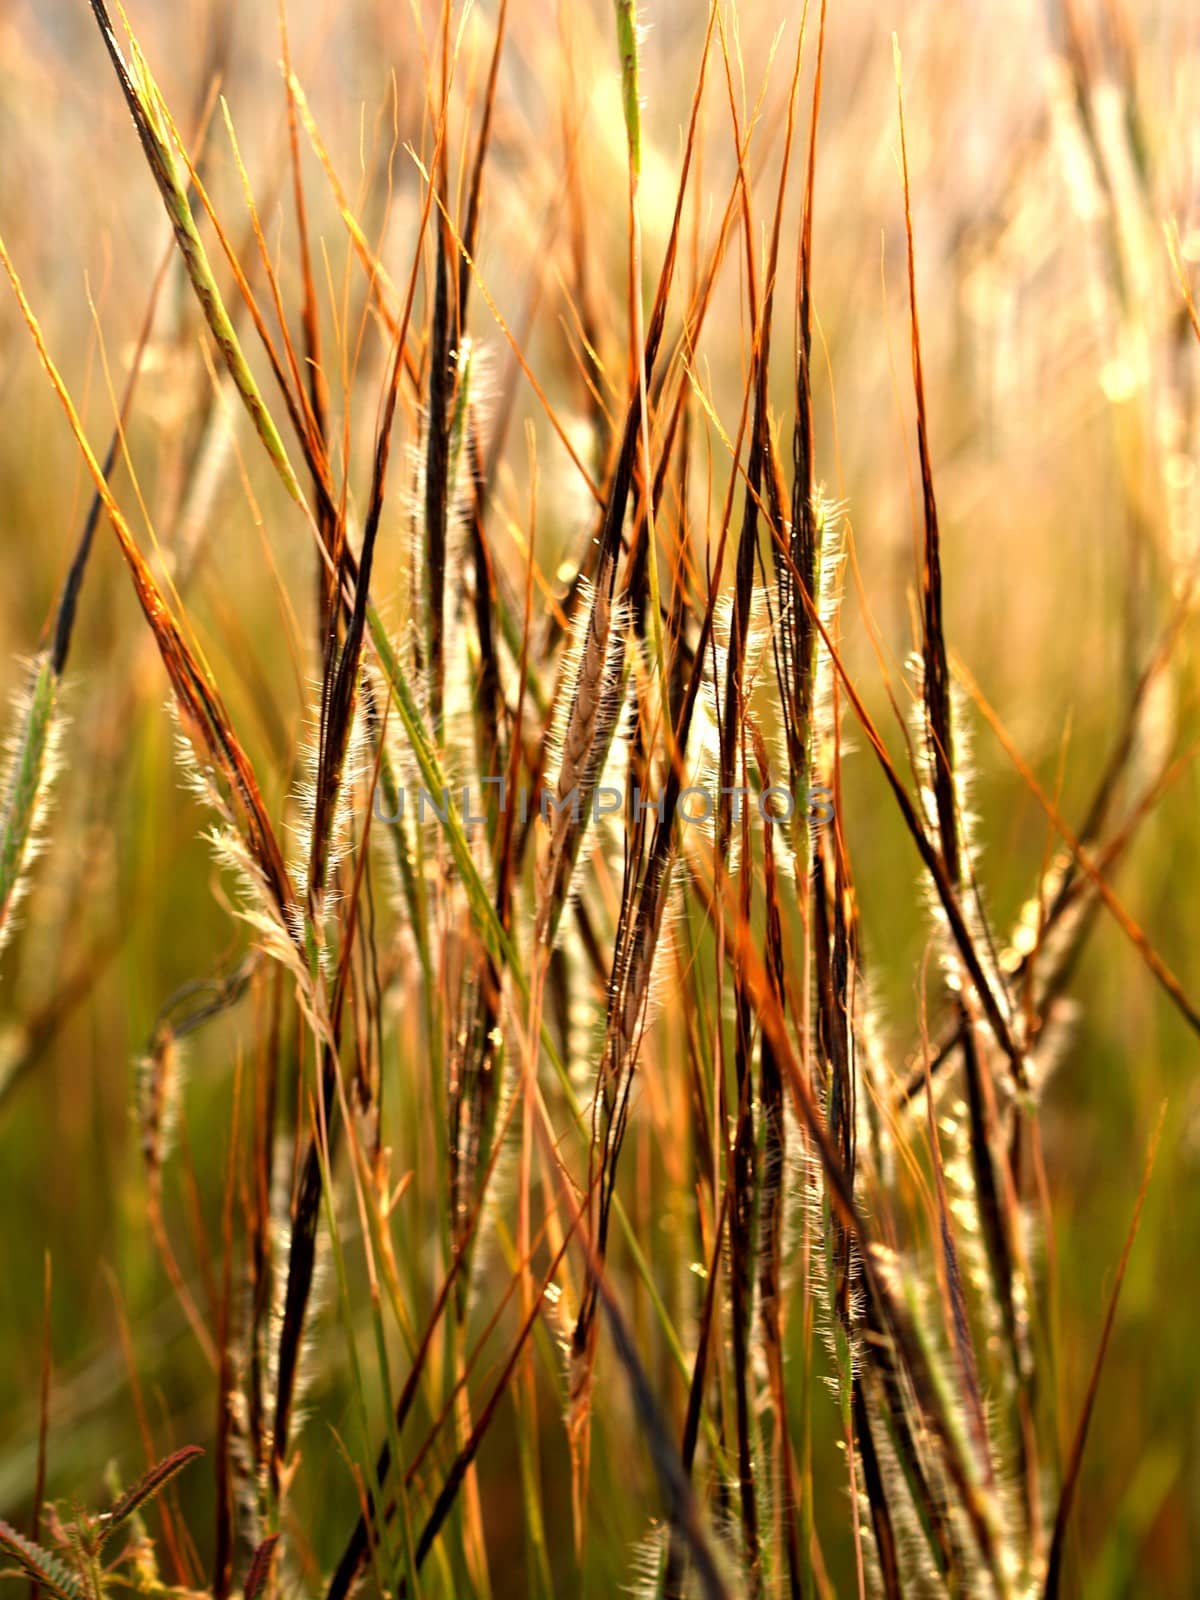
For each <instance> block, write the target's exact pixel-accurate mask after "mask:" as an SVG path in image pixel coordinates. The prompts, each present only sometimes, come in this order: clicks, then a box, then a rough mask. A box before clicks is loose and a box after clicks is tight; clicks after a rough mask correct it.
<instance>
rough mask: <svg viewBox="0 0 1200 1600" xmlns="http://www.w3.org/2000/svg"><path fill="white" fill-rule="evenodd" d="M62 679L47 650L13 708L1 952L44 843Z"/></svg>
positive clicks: (2, 837)
mask: <svg viewBox="0 0 1200 1600" xmlns="http://www.w3.org/2000/svg"><path fill="white" fill-rule="evenodd" d="M60 688H61V685H60V682H59V679H58V676H57V675H56V673H55V672H54V670H53V668H52V666H51V664H50V657H49V656H48V655H41V656H39V657H38V658H37V659H36V660H35V661H34V662H33V664H32V667H31V669H30V673H29V679H28V682H27V684H26V687H25V689H24V690H23V691H22V693H21V694H20V695H19V697H18V699H17V701H16V703H15V705H14V707H13V723H14V730H13V733H12V735H11V736H10V739H9V743H8V771H7V774H6V777H5V780H4V811H3V822H2V823H0V827H2V829H3V832H2V833H0V952H3V950H4V947H5V945H6V944H7V943H8V941H9V939H10V938H11V937H12V932H13V927H14V925H15V920H16V913H17V909H18V907H19V906H20V903H21V900H22V899H23V897H24V894H25V891H26V888H27V886H28V874H29V868H30V866H31V865H32V863H33V862H34V861H35V860H36V859H37V856H38V853H39V851H40V849H41V846H42V842H43V827H44V823H45V818H46V813H47V811H48V809H49V805H50V799H51V794H52V791H53V787H54V780H55V777H56V775H57V772H58V755H59V747H60V744H61V740H62V732H63V720H62V717H61V714H60V712H59V692H60Z"/></svg>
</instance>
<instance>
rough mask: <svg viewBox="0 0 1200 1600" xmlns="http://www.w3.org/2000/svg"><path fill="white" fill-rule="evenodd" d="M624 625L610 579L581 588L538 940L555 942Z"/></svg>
mask: <svg viewBox="0 0 1200 1600" xmlns="http://www.w3.org/2000/svg"><path fill="white" fill-rule="evenodd" d="M628 625H629V608H628V604H627V602H626V601H625V600H624V598H621V599H617V600H614V599H613V597H612V595H611V593H610V591H609V588H608V586H607V584H605V583H604V582H601V583H600V584H599V585H598V587H597V588H595V589H594V590H592V589H590V588H585V589H584V592H583V593H582V595H581V602H580V607H579V614H578V618H577V621H576V624H575V628H574V630H573V636H572V643H571V647H570V650H569V652H568V655H567V659H566V662H565V664H564V667H563V674H562V681H563V682H564V683H565V684H568V685H570V690H569V695H568V697H567V698H566V700H565V702H564V705H563V709H562V711H561V713H560V716H559V720H558V726H557V727H556V731H555V735H554V745H555V748H556V749H557V750H558V752H559V759H558V764H557V773H556V774H555V775H554V777H552V778H548V783H551V784H552V785H553V788H554V796H555V803H554V805H553V807H552V808H550V807H548V808H547V812H548V820H549V822H550V842H549V845H548V847H547V852H546V857H545V861H544V864H543V866H542V868H541V873H540V881H539V885H538V911H537V937H538V940H539V941H540V942H544V941H546V940H547V939H552V938H553V936H554V932H555V930H556V928H557V925H558V919H559V916H560V914H561V911H562V907H563V903H564V901H565V899H566V896H567V889H568V885H569V882H570V878H571V874H572V872H573V870H574V867H575V863H576V860H577V859H578V854H579V847H580V844H581V842H582V839H583V835H584V833H585V831H586V829H587V827H588V823H589V821H590V819H591V813H592V806H593V797H594V795H595V793H596V787H597V784H598V783H599V781H600V776H601V774H602V772H603V770H604V766H605V764H606V762H607V760H608V755H609V751H610V748H611V745H612V741H613V738H614V735H615V733H616V730H617V725H618V723H619V721H620V713H621V707H622V704H623V700H624V696H623V693H622V678H623V675H624V669H625V651H626V636H627V631H628ZM551 813H552V814H551Z"/></svg>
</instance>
